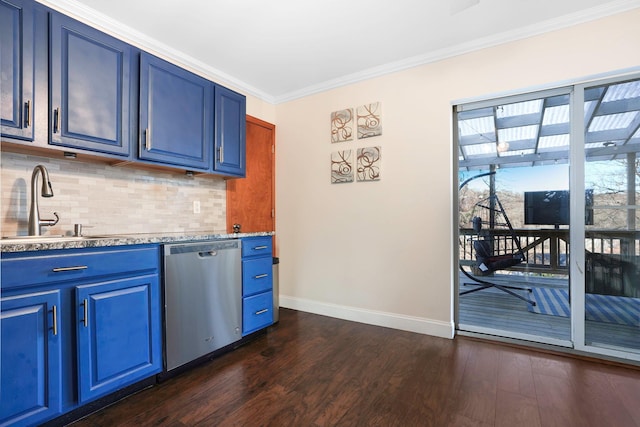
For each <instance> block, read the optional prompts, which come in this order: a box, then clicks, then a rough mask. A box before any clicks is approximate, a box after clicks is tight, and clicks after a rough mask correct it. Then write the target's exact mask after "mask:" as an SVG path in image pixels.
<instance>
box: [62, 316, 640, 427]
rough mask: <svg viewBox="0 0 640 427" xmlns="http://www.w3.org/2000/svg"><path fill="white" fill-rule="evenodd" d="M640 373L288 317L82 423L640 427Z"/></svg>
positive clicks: (140, 426) (459, 340)
mask: <svg viewBox="0 0 640 427" xmlns="http://www.w3.org/2000/svg"><path fill="white" fill-rule="evenodd" d="M638 396H640V371H639V370H635V369H631V368H627V367H622V366H615V365H608V364H603V363H598V362H594V361H589V360H581V359H574V358H571V357H566V356H559V355H553V354H548V353H542V352H538V351H534V350H529V349H523V348H515V347H512V346H506V345H502V344H499V343H492V342H483V341H479V340H475V339H472V338H468V337H460V336H458V337H456V338H455V339H453V340H450V339H444V338H437V337H432V336H427V335H421V334H415V333H410V332H404V331H398V330H393V329H388V328H382V327H377V326H371V325H365V324H361V323H355V322H349V321H344V320H339V319H334V318H330V317H324V316H319V315H314V314H309V313H304V312H298V311H294V310H288V309H281V310H280V322H279V324H278V325H276V326H272V327H270V328H268V330H267V333H266V334H264V335H261V336H259V337H257V338H256V339H255V340H254V341H252V342H250V343H248V344H246V345H244V346H242V347H240V348H238V349H236V350H235V351H233V352H231V353H228V354H225V355H222V356H220V357H218V358H216V359H214V360H212V361H209V362H207V363H205V364H203V365H200V366H198V367H196V368H194V369H192V370H190V371H187V372H184V373H182V374H180V375H179V376H177V377H174V378H172V379H169V380H167V381H166V382H163V383H160V384H159V385H156V386H154V387H152V388H149V389H147V390H144V391H142V392H140V393H138V394H135V395H133V396H130V397H128V398H126V399H125V400H122V401H120V402H118V403H116V404H114V405H112V406H111V407H109V408H106V409H104V410H101V411H99V412H97V413H95V414H93V415H91V416H89V417H87V418H85V419H83V420H80V421H78V422H77V423H75V424H74V426H75V427H84V426H136V427H144V426H385V427H386V426H402V427H407V426H427V427H429V426H438V427H439V426H509V427H512V426H518V427H528V426H564V427H571V426H580V427H589V426H594V427H596V426H597V427H601V426H617V427H627V426H628V427H631V426H639V425H640V406H639V405H638Z"/></svg>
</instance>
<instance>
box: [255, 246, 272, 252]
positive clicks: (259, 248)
mask: <svg viewBox="0 0 640 427" xmlns="http://www.w3.org/2000/svg"><path fill="white" fill-rule="evenodd" d="M268 247H269V246H255V247H254V248H253V250H254V251H261V250H263V249H267V248H268Z"/></svg>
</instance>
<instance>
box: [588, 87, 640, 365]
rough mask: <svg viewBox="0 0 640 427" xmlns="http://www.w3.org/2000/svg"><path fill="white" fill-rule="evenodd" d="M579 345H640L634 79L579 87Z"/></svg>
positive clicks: (638, 119)
mask: <svg viewBox="0 0 640 427" xmlns="http://www.w3.org/2000/svg"><path fill="white" fill-rule="evenodd" d="M584 112H585V121H584V139H585V140H584V147H585V162H584V186H585V189H586V194H587V196H588V199H587V205H588V206H589V208H590V211H591V212H590V216H589V218H590V221H588V223H587V226H586V229H585V240H584V242H585V248H584V249H585V252H584V253H585V260H584V261H585V268H584V345H585V346H593V347H597V348H598V351H599V352H605V353H606V350H607V349H608V350H611V351H610V354H616V352H618V351H624V352H627V351H633V352H640V283H639V282H640V274H639V273H640V233H639V228H638V227H639V226H640V218H638V215H639V213H640V211H639V210H638V203H639V202H640V197H639V196H638V192H639V189H640V153H639V152H640V80H638V79H636V80H630V81H621V82H620V81H618V82H612V83H607V84H600V85H597V86H591V87H585V89H584Z"/></svg>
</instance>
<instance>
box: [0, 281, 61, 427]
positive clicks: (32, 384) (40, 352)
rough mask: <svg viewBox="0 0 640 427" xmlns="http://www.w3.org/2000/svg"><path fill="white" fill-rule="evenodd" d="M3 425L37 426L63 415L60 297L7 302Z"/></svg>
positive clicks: (0, 365)
mask: <svg viewBox="0 0 640 427" xmlns="http://www.w3.org/2000/svg"><path fill="white" fill-rule="evenodd" d="M1 306H2V307H1V308H2V313H1V319H0V328H1V329H0V337H1V341H2V342H1V343H0V345H1V347H0V373H1V377H0V379H1V384H0V387H1V388H0V425H13V424H15V425H35V424H38V423H40V422H41V421H44V420H47V419H51V418H53V417H55V416H57V415H58V414H60V412H61V405H60V389H61V388H60V387H61V385H60V384H61V383H60V369H61V353H60V331H61V328H60V326H61V325H60V320H59V309H60V294H59V292H58V291H50V292H42V293H34V294H27V295H20V296H13V297H5V298H2V300H1Z"/></svg>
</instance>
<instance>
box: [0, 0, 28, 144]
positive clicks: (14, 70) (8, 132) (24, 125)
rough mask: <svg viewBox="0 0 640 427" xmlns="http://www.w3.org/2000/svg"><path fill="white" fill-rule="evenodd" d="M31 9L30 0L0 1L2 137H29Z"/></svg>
mask: <svg viewBox="0 0 640 427" xmlns="http://www.w3.org/2000/svg"><path fill="white" fill-rule="evenodd" d="M34 43H35V33H34V10H33V2H32V1H31V0H0V90H1V94H0V99H2V102H0V118H1V124H2V136H8V137H13V138H17V139H22V140H27V141H32V140H33V135H34V133H33V129H34V126H33V107H34V96H33V95H34V75H35V74H34V52H35V46H34Z"/></svg>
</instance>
